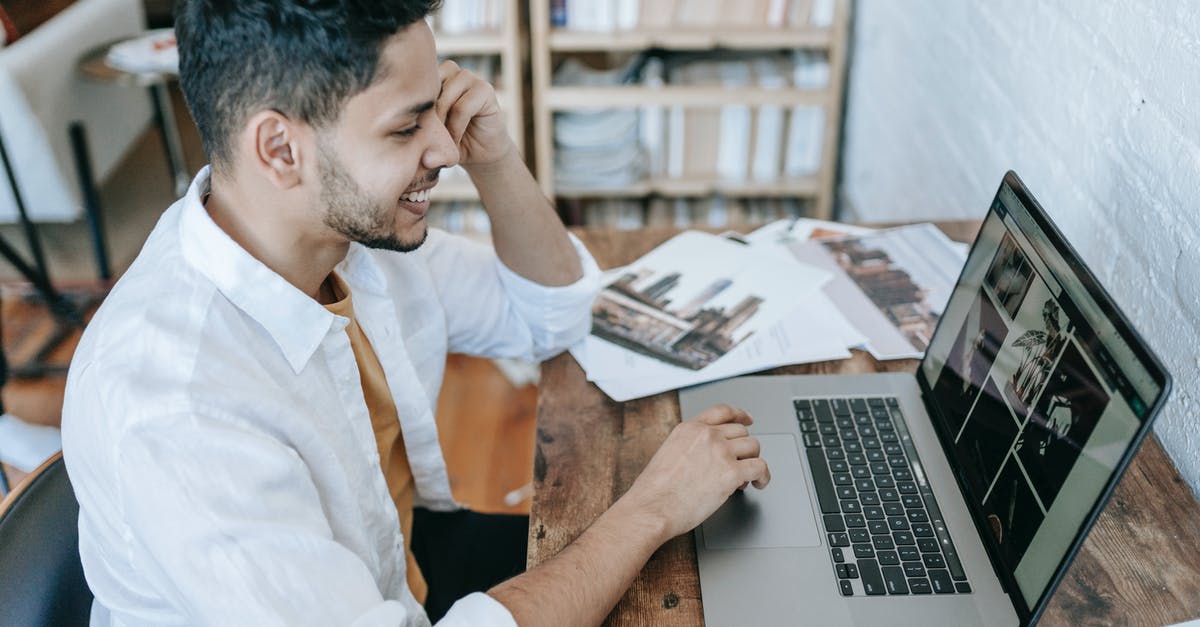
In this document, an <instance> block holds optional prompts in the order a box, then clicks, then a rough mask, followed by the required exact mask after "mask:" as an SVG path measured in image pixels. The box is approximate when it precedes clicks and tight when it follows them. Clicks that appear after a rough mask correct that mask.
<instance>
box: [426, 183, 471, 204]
mask: <svg viewBox="0 0 1200 627" xmlns="http://www.w3.org/2000/svg"><path fill="white" fill-rule="evenodd" d="M429 198H430V200H432V201H433V202H455V201H478V200H479V191H478V190H476V189H475V186H474V185H473V184H471V181H469V180H463V179H461V178H459V179H454V180H451V181H446V182H444V183H439V184H438V186H437V187H435V188H433V193H432V194H430V196H429Z"/></svg>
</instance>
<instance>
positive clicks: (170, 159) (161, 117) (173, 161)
mask: <svg viewBox="0 0 1200 627" xmlns="http://www.w3.org/2000/svg"><path fill="white" fill-rule="evenodd" d="M150 96H151V100H152V101H153V102H154V118H155V120H156V121H157V122H158V130H159V131H160V132H161V133H162V140H163V148H165V149H166V151H167V163H168V164H169V165H170V167H171V179H172V180H173V181H175V196H177V197H180V196H183V195H184V194H186V193H187V190H188V186H190V185H191V184H192V177H191V175H189V174H188V169H187V162H186V161H185V160H184V158H183V141H182V140H181V139H180V138H179V126H177V125H176V123H175V108H174V106H173V105H172V104H171V93H170V91H169V90H168V89H167V84H166V83H165V82H160V83H155V84H153V85H151V86H150Z"/></svg>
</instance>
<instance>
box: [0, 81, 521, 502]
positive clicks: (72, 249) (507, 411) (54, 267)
mask: <svg viewBox="0 0 1200 627" xmlns="http://www.w3.org/2000/svg"><path fill="white" fill-rule="evenodd" d="M175 97H176V112H177V114H178V117H179V123H180V132H181V136H182V138H183V143H184V149H185V153H186V154H187V160H188V165H189V166H190V168H191V170H192V171H193V172H194V171H196V170H197V169H199V167H200V166H201V164H202V163H203V160H204V158H203V153H202V150H201V148H200V141H199V136H198V135H197V133H196V131H195V128H194V126H192V123H191V120H190V118H189V117H188V116H187V115H186V107H185V106H184V105H183V102H182V99H181V98H180V97H179V95H178V93H176V94H175ZM101 196H102V200H103V203H104V210H105V223H106V225H107V229H106V230H107V232H108V237H109V249H110V257H111V259H112V264H113V267H114V270H116V271H117V272H118V273H119V271H120V270H122V269H124V268H126V267H128V265H129V264H130V263H131V262H132V260H133V258H134V257H135V256H136V254H137V251H138V250H139V249H140V247H141V244H142V242H143V241H144V240H145V237H146V235H147V234H149V232H150V231H151V229H153V227H154V223H155V221H156V220H157V219H158V216H159V214H160V213H161V212H162V211H163V210H164V209H165V208H166V207H167V206H169V205H170V204H171V202H173V201H174V194H173V192H172V190H171V183H170V181H169V178H168V174H167V167H166V162H165V153H164V151H163V148H162V143H161V140H160V139H159V137H158V134H157V133H156V132H155V131H148V132H147V133H146V134H145V135H144V136H143V137H142V138H141V140H140V141H139V142H137V143H136V145H135V146H134V147H133V148H132V149H131V150H130V152H129V154H128V155H127V157H126V159H125V160H124V162H123V163H122V165H121V166H120V167H119V168H118V169H117V170H116V172H115V173H114V174H113V176H112V177H110V179H109V180H108V181H106V182H104V184H103V185H102V187H101ZM39 232H40V234H41V237H42V242H43V246H44V248H45V250H46V253H47V258H48V265H49V267H50V271H51V276H52V278H53V279H54V282H55V284H56V285H57V286H59V287H60V288H62V289H64V290H66V291H68V292H72V293H75V294H78V295H79V296H80V297H81V298H83V297H86V296H88V295H89V294H99V293H101V292H100V291H99V289H100V288H101V287H102V286H100V285H99V284H98V282H97V281H96V278H95V277H96V270H95V266H94V264H93V260H92V248H91V240H90V238H89V237H88V234H87V228H86V224H85V223H84V221H83V220H80V221H79V222H77V223H72V224H65V225H41V226H40V227H39ZM0 236H3V237H4V238H5V239H7V240H8V241H9V242H11V243H12V244H13V246H14V247H16V248H18V249H21V250H26V249H27V247H26V246H24V239H23V234H22V233H21V232H20V230H19V229H17V228H16V227H15V226H13V225H3V226H0ZM0 316H2V326H0V330H2V332H3V333H2V336H0V342H2V343H3V347H4V349H5V354H6V355H7V356H8V358H9V361H10V363H11V364H13V365H20V364H22V363H24V362H25V361H26V360H28V359H29V358H30V357H31V356H32V355H33V354H34V353H35V352H36V351H37V348H38V347H39V346H40V345H41V344H42V343H43V342H44V341H45V339H46V338H47V337H49V336H50V335H51V334H53V333H54V332H55V330H56V326H55V324H54V321H53V319H52V318H51V317H50V316H49V315H48V314H47V313H46V310H45V308H44V307H43V306H42V305H41V303H40V301H38V300H37V299H36V298H32V294H31V290H30V289H29V286H28V284H27V283H24V282H22V281H21V280H20V277H19V275H18V274H17V273H16V272H15V271H14V270H13V269H12V268H11V267H9V265H8V264H7V263H3V262H0ZM78 341H79V333H78V332H75V333H73V334H72V335H71V336H69V337H68V338H67V340H66V341H65V342H63V343H62V344H61V345H60V346H59V347H58V348H57V350H56V351H55V352H54V353H52V354H51V356H50V357H51V359H50V360H51V361H52V362H54V363H57V364H61V365H63V366H65V365H66V364H68V363H69V361H70V357H71V353H72V352H73V351H74V348H75V345H76V344H77V343H78ZM64 387H65V376H63V375H57V376H49V377H43V378H38V379H17V380H10V381H9V383H8V384H7V385H6V386H5V387H4V389H3V390H2V391H0V394H2V395H3V400H4V407H5V410H6V411H8V412H9V413H12V414H14V415H17V416H20V417H21V418H22V419H24V420H27V421H29V422H35V423H39V424H48V425H57V424H59V422H60V420H61V415H62V400H63V390H64ZM536 398H537V391H536V388H535V387H533V386H531V385H525V386H521V387H516V386H514V385H513V384H512V383H510V381H509V379H508V378H507V377H505V376H504V374H503V373H502V372H501V371H500V370H499V369H498V368H497V367H496V366H495V365H494V364H493V363H492V362H491V361H488V360H484V359H476V358H471V357H466V356H462V355H451V356H450V357H449V359H448V361H447V365H446V377H445V383H444V384H443V387H442V394H441V396H440V398H439V399H438V412H437V416H438V425H439V430H440V437H441V442H442V448H443V451H444V452H445V456H446V461H447V465H448V467H449V472H450V481H451V486H452V488H453V491H454V496H455V498H456V499H458V500H459V501H460V502H463V503H465V504H468V505H470V506H471V507H473V508H475V509H477V510H479V511H485V512H492V513H528V511H529V502H530V501H529V496H528V491H529V486H530V485H531V481H532V477H533V438H534V423H535V420H536ZM3 470H4V472H6V473H7V476H8V477H9V479H10V482H11V484H12V485H14V486H15V485H16V483H17V482H18V481H19V480H20V478H21V476H22V475H21V473H20V472H19V471H17V470H16V469H15V468H11V467H8V466H5V467H4V469H3ZM506 497H508V499H507V500H506Z"/></svg>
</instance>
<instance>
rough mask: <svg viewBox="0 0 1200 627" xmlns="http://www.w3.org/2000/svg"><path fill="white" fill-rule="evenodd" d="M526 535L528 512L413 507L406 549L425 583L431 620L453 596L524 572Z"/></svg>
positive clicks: (483, 587) (456, 596) (438, 616)
mask: <svg viewBox="0 0 1200 627" xmlns="http://www.w3.org/2000/svg"><path fill="white" fill-rule="evenodd" d="M528 538H529V517H528V516H512V515H504V514H480V513H478V512H472V511H470V510H460V511H456V512H434V511H430V510H427V509H424V508H420V507H418V508H415V509H414V510H413V529H412V552H413V557H415V558H416V559H417V565H419V566H420V567H421V574H422V575H424V576H425V582H426V583H427V584H429V594H428V596H426V597H425V612H426V613H428V614H429V620H430V621H432V622H435V623H436V622H437V621H438V620H440V619H441V618H442V616H444V615H445V614H446V611H447V610H449V609H450V606H451V605H454V602H455V601H457V600H459V599H461V598H462V597H465V596H467V595H468V594H470V593H472V592H485V591H487V590H488V589H489V588H491V587H492V586H494V585H496V584H498V583H500V582H501V581H504V580H505V579H508V578H510V577H513V576H514V575H519V574H521V573H523V572H525V548H526V544H527V541H528Z"/></svg>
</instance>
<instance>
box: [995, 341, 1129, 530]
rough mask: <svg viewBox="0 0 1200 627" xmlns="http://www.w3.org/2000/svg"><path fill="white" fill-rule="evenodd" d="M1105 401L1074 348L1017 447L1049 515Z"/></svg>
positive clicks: (1052, 377)
mask: <svg viewBox="0 0 1200 627" xmlns="http://www.w3.org/2000/svg"><path fill="white" fill-rule="evenodd" d="M1108 400H1109V395H1108V392H1106V391H1105V390H1104V387H1103V386H1101V384H1100V381H1099V379H1098V378H1097V377H1096V374H1095V371H1093V370H1092V368H1091V366H1089V365H1088V363H1087V361H1085V359H1084V357H1083V354H1082V353H1080V351H1079V348H1078V347H1077V345H1076V344H1075V342H1071V343H1069V345H1068V346H1067V347H1066V350H1064V351H1063V354H1062V358H1061V359H1059V361H1058V364H1057V366H1056V367H1055V368H1054V370H1053V372H1051V374H1050V379H1049V381H1048V382H1047V383H1046V388H1045V390H1044V391H1043V392H1042V395H1041V397H1040V398H1039V399H1038V401H1037V405H1036V406H1035V407H1034V410H1033V412H1032V413H1031V414H1030V415H1029V420H1028V421H1027V422H1026V423H1025V428H1024V429H1023V430H1022V432H1021V437H1020V441H1019V442H1018V444H1017V455H1018V456H1019V457H1020V458H1021V465H1022V466H1024V467H1025V470H1026V472H1027V473H1028V474H1029V479H1030V481H1031V482H1032V483H1033V488H1034V490H1035V491H1036V492H1037V495H1038V496H1039V497H1040V498H1041V500H1042V504H1043V505H1045V506H1046V508H1047V509H1049V508H1050V504H1051V503H1053V502H1054V499H1055V497H1057V496H1058V493H1059V491H1060V490H1061V489H1062V485H1063V482H1065V481H1066V480H1067V475H1068V474H1070V472H1071V468H1072V467H1074V466H1075V462H1076V460H1078V459H1079V455H1080V453H1081V452H1082V451H1083V447H1084V445H1085V444H1087V441H1088V438H1090V437H1091V436H1092V431H1094V430H1095V429H1096V423H1098V422H1099V421H1100V415H1101V414H1102V413H1104V408H1105V407H1106V406H1107V405H1108Z"/></svg>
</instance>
